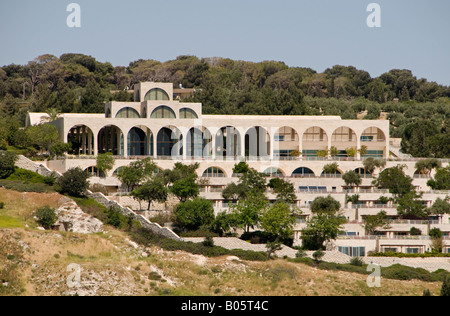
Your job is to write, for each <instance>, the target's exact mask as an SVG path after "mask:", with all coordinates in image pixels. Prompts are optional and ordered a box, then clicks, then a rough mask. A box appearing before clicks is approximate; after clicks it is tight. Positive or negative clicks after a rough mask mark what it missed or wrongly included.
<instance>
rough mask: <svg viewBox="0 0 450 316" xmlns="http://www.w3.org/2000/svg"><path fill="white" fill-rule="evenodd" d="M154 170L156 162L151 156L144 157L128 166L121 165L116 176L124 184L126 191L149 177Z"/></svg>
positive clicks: (131, 189)
mask: <svg viewBox="0 0 450 316" xmlns="http://www.w3.org/2000/svg"><path fill="white" fill-rule="evenodd" d="M155 170H156V164H155V163H154V162H153V161H152V159H151V158H146V159H142V160H138V161H135V162H132V163H131V164H130V165H129V166H127V167H123V168H122V169H121V170H119V172H118V173H117V178H119V180H120V181H121V182H122V184H125V185H126V186H127V188H128V191H133V190H134V187H135V186H137V185H138V184H140V183H142V182H144V181H146V180H148V179H150V178H151V177H152V176H153V174H154V173H155Z"/></svg>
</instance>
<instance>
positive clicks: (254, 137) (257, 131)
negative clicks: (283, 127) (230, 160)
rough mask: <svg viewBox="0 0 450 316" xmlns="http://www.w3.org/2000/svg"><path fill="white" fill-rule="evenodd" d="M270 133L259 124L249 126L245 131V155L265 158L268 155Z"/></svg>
mask: <svg viewBox="0 0 450 316" xmlns="http://www.w3.org/2000/svg"><path fill="white" fill-rule="evenodd" d="M270 150H271V148H270V134H269V132H268V130H267V129H266V128H264V127H261V126H253V127H250V128H249V129H248V130H247V132H246V133H245V156H246V157H249V158H251V157H254V158H267V157H269V156H270Z"/></svg>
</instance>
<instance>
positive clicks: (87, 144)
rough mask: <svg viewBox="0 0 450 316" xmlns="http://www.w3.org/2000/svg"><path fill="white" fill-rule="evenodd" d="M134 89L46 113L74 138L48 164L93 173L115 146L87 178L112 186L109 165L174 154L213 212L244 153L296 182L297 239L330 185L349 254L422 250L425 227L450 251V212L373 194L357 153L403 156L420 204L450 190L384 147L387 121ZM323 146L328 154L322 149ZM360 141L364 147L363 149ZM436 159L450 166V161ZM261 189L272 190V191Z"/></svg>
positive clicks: (166, 88)
mask: <svg viewBox="0 0 450 316" xmlns="http://www.w3.org/2000/svg"><path fill="white" fill-rule="evenodd" d="M133 92H134V100H135V102H110V103H107V104H106V105H105V114H63V115H62V116H61V117H60V118H59V119H58V120H56V121H55V122H53V123H52V124H54V125H55V126H56V127H57V128H58V130H59V132H60V137H61V140H62V141H64V142H70V143H72V146H73V149H72V151H71V153H70V154H69V155H67V157H64V158H59V159H57V160H52V161H48V162H47V167H49V168H50V169H52V170H56V171H59V172H61V173H64V172H65V171H67V170H68V169H70V168H73V167H81V168H83V169H88V170H91V171H92V172H93V173H94V174H95V165H96V156H97V155H98V154H101V153H108V152H110V153H113V155H114V156H115V159H116V162H115V167H114V169H113V170H111V172H110V173H108V174H107V175H102V177H94V178H92V182H93V183H100V184H103V185H104V186H106V187H108V189H109V191H110V192H117V190H118V189H119V188H120V185H121V184H120V181H118V179H117V178H115V177H114V174H115V173H116V172H117V171H118V170H119V168H120V167H123V166H127V165H129V164H130V162H131V161H134V160H137V159H142V158H145V157H152V158H153V159H154V161H155V162H156V164H157V165H158V167H159V168H161V169H166V168H172V167H173V165H174V163H175V162H183V163H185V164H190V163H194V162H198V163H199V165H200V167H199V169H198V173H199V177H201V178H205V179H208V180H209V181H208V182H207V184H204V185H203V186H202V196H203V197H205V198H207V199H209V200H212V201H214V205H215V208H216V211H217V212H220V211H223V210H227V209H228V207H229V205H228V203H227V201H224V199H223V198H222V194H221V191H222V190H223V188H225V186H226V185H227V184H229V183H230V182H232V181H237V180H238V178H237V177H235V175H233V168H234V166H235V164H236V163H238V162H240V161H243V160H245V161H247V163H248V164H249V165H250V167H252V168H254V169H256V170H257V171H259V172H263V173H266V174H268V175H269V176H270V177H285V178H288V179H289V180H290V181H291V182H292V183H293V184H294V185H295V188H296V190H297V206H298V207H300V208H301V210H302V211H303V215H304V216H303V217H301V218H299V221H298V222H299V223H298V224H297V227H296V233H295V236H294V239H295V241H296V242H299V241H300V234H301V233H300V231H301V229H302V228H303V227H304V225H305V224H304V221H305V220H307V219H308V217H309V216H310V212H309V204H310V203H311V202H312V201H313V200H314V199H315V198H316V197H317V196H327V195H330V194H331V195H332V196H333V197H334V198H335V199H336V200H338V201H339V202H341V205H342V206H343V209H344V213H345V216H346V217H347V218H348V220H349V224H347V225H346V234H345V236H342V238H339V239H338V240H336V242H335V246H336V247H337V248H338V249H339V250H341V251H342V252H345V253H349V254H351V255H355V254H356V253H358V254H362V253H363V252H364V254H365V255H367V252H368V251H372V250H377V251H385V250H386V249H387V250H393V249H396V250H398V251H401V252H424V251H427V250H429V249H430V240H429V239H428V238H427V234H428V231H429V229H430V228H432V227H438V228H440V229H441V230H442V231H443V232H444V236H445V237H444V238H445V239H446V240H445V242H446V246H445V249H444V251H445V252H450V241H449V240H448V238H449V237H448V236H449V234H450V223H449V218H448V216H444V217H440V218H437V217H433V218H430V221H429V222H427V223H415V222H399V223H396V222H395V220H397V210H396V206H395V205H392V204H384V205H380V204H379V202H377V201H378V200H379V198H380V196H386V197H389V193H387V192H383V191H379V190H377V189H376V188H374V187H373V185H372V180H373V176H374V175H371V174H367V173H366V172H365V171H364V168H363V163H362V160H363V159H365V158H367V157H374V158H378V159H385V160H386V161H387V165H386V167H392V166H395V165H398V164H403V165H406V169H405V172H406V173H407V174H408V175H409V176H411V177H413V178H414V185H415V186H416V188H417V190H418V191H420V192H424V196H423V200H424V203H426V204H427V206H431V204H432V203H433V202H434V201H435V200H436V198H438V197H441V198H445V197H446V196H448V193H449V192H432V191H431V190H430V188H429V187H428V186H427V185H426V182H427V180H428V178H427V177H424V176H422V175H419V174H416V172H415V163H416V160H414V159H411V160H401V161H399V158H397V159H396V158H395V157H392V156H391V155H390V153H391V150H390V146H391V140H390V137H389V121H387V120H342V119H341V118H340V117H339V116H244V115H240V116H236V115H203V113H202V105H201V104H198V103H184V102H181V101H180V100H182V99H183V97H180V96H184V94H183V90H180V89H177V90H174V89H173V85H172V84H171V83H154V82H145V83H140V84H137V85H135V88H134V91H133ZM45 115H46V114H44V113H29V115H28V118H27V124H28V125H35V124H39V123H40V122H41V120H42V117H44V116H45ZM392 143H393V142H392ZM330 149H333V150H334V151H335V155H333V157H331V156H330V154H329V153H328V154H326V155H325V156H324V152H326V151H328V152H329V151H330ZM361 149H365V151H364V152H363V154H364V155H363V156H361V154H360V150H361ZM332 162H337V163H338V166H339V172H338V174H336V175H327V174H324V173H323V167H324V165H326V164H329V163H332ZM443 163H444V166H446V165H448V161H443ZM349 170H354V171H356V172H358V173H360V174H361V175H362V176H363V183H362V185H361V186H359V187H358V188H348V187H346V186H345V183H344V181H343V180H342V179H341V175H342V174H344V173H345V172H347V171H349ZM349 190H350V191H349ZM352 190H353V191H352ZM349 194H350V195H352V194H359V195H360V203H359V204H358V205H351V203H347V202H346V197H347V195H349ZM268 196H269V198H270V199H272V200H274V199H275V196H274V195H273V194H271V193H270V192H269V193H268ZM130 203H131V202H130ZM381 210H385V211H386V212H387V213H388V215H389V216H391V218H392V220H393V225H392V228H391V229H390V230H387V231H381V232H379V235H378V237H374V236H364V228H363V227H362V224H363V221H364V216H366V215H375V214H377V213H378V212H379V211H381ZM413 226H414V227H416V228H419V229H421V231H422V236H419V237H412V236H409V230H410V229H411V227H413ZM339 247H340V248H339ZM358 249H359V250H358ZM362 249H363V250H362ZM353 252H355V254H353Z"/></svg>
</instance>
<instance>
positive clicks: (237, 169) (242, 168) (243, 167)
mask: <svg viewBox="0 0 450 316" xmlns="http://www.w3.org/2000/svg"><path fill="white" fill-rule="evenodd" d="M249 170H250V167H249V166H248V164H247V163H246V162H245V161H241V162H240V163H238V164H236V165H235V166H234V168H233V173H234V174H244V173H247V172H248V171H249Z"/></svg>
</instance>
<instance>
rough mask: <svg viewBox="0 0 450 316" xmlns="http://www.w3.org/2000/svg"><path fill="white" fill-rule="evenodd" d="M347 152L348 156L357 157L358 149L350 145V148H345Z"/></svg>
mask: <svg viewBox="0 0 450 316" xmlns="http://www.w3.org/2000/svg"><path fill="white" fill-rule="evenodd" d="M345 152H346V153H347V156H349V157H352V158H353V157H356V153H357V151H356V149H355V148H354V147H349V148H347V149H346V150H345Z"/></svg>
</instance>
